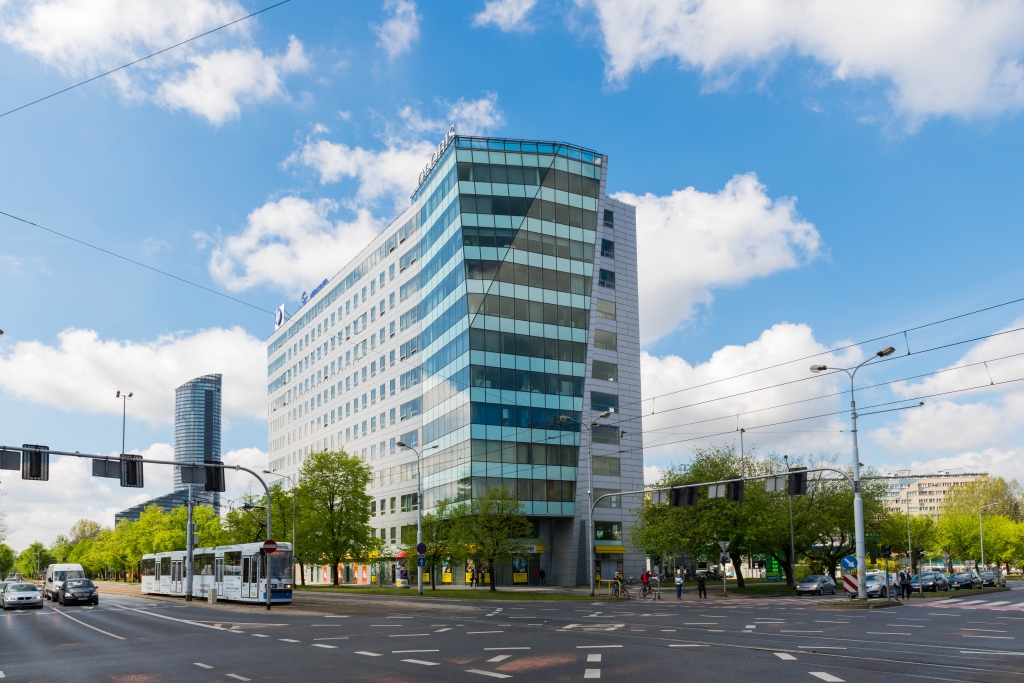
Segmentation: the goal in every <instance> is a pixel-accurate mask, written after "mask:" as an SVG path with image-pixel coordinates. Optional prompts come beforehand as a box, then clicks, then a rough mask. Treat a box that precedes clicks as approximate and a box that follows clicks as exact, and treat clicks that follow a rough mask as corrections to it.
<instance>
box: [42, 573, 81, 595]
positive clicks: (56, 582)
mask: <svg viewBox="0 0 1024 683" xmlns="http://www.w3.org/2000/svg"><path fill="white" fill-rule="evenodd" d="M84 578H85V569H83V568H82V565H80V564H51V565H50V566H49V567H47V568H46V583H45V584H44V586H43V595H45V596H46V597H47V598H49V599H50V600H56V599H57V594H58V593H59V592H60V587H61V586H63V585H64V582H65V581H66V580H67V579H84Z"/></svg>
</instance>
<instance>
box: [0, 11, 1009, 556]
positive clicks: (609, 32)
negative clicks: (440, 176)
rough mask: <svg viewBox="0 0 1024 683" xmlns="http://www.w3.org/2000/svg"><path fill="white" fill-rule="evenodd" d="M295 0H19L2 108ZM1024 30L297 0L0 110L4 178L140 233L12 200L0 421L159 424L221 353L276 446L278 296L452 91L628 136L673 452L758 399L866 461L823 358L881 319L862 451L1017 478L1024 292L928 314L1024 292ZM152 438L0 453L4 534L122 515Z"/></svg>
mask: <svg viewBox="0 0 1024 683" xmlns="http://www.w3.org/2000/svg"><path fill="white" fill-rule="evenodd" d="M272 4H273V2H272V0H271V1H268V2H267V3H265V4H257V3H253V2H250V1H249V0H180V1H179V2H177V3H173V4H168V3H165V2H159V1H158V0H104V1H103V2H100V3H96V2H85V1H83V0H0V82H2V83H3V84H4V87H3V88H2V89H0V114H3V112H7V111H9V110H13V109H15V108H17V107H20V106H22V105H25V104H27V103H29V102H32V101H34V100H37V99H38V98H41V97H44V96H46V95H48V94H50V93H53V92H56V91H59V90H62V89H63V88H67V87H68V86H70V85H73V84H75V83H78V82H80V81H83V80H85V79H87V78H92V77H93V76H96V75H98V74H100V73H103V72H105V71H108V70H111V69H115V68H117V67H119V66H121V65H123V64H126V63H128V62H131V61H133V60H136V59H138V58H140V57H143V56H145V55H148V54H150V53H153V52H155V51H157V50H162V49H164V48H167V47H169V46H171V45H174V44H176V43H179V42H181V41H184V40H187V39H189V38H191V37H193V36H197V35H199V34H201V33H204V32H206V31H209V30H210V29H213V28H216V27H217V26H221V25H223V24H226V23H228V22H231V21H234V20H236V19H239V18H241V17H244V16H246V15H247V14H250V13H252V12H255V11H257V10H260V9H263V8H265V7H268V6H270V5H272ZM1022 57H1024V3H1022V2H1020V1H1019V0H989V1H987V2H983V3H979V2H973V1H967V0H927V1H925V0H916V1H915V0H909V1H908V2H904V3H886V2H875V1H865V2H859V3H835V2H829V1H827V0H810V1H809V2H800V3H795V2H792V1H790V0H757V2H747V1H746V0H739V1H737V0H703V1H697V0H676V1H674V2H670V1H667V0H618V1H612V0H550V1H546V0H466V1H464V2H463V1H455V0H450V1H449V2H444V3H439V2H437V3H428V2H423V1H422V0H421V1H420V2H416V1H414V0H385V1H384V2H383V3H380V2H365V3H323V2H313V1H312V0H290V2H286V3H283V4H281V5H279V6H276V7H273V8H272V9H269V10H268V11H266V12H263V13H261V14H259V15H258V16H255V17H252V18H249V19H246V20H244V21H240V22H238V23H234V24H232V25H230V26H229V27H227V28H224V29H222V30H220V31H217V32H215V33H213V34H210V35H207V36H205V37H203V38H201V39H199V40H196V41H192V42H189V43H186V44H184V45H182V46H179V47H176V48H174V49H172V50H169V51H167V52H163V53H161V54H160V55H158V56H156V57H153V58H151V59H148V60H145V61H143V62H140V63H138V64H135V65H133V66H130V67H128V68H125V69H121V70H119V71H116V72H114V73H113V74H111V75H109V76H105V77H103V78H101V79H98V80H95V81H92V82H90V83H88V84H86V85H82V86H81V87H78V88H75V89H73V90H71V91H68V92H65V93H63V94H60V95H57V96H55V97H52V98H50V99H47V100H45V101H42V102H39V103H36V104H33V105H32V106H29V107H26V108H24V109H20V110H18V111H14V112H12V113H9V114H5V115H0V158H2V159H3V160H4V163H3V164H2V165H0V211H2V212H4V213H5V214H10V215H11V216H15V217H18V218H21V219H24V220H27V221H31V222H33V223H36V224H38V225H39V226H43V227H45V228H49V229H51V230H54V231H57V232H60V233H63V234H64V235H67V236H69V237H72V238H74V239H77V240H81V241H84V242H87V243H89V244H92V245H96V246H98V247H101V248H102V249H106V250H109V251H112V252H115V253H117V254H119V255H121V256H124V257H126V258H127V259H131V260H133V261H136V262H138V264H142V265H136V264H132V263H129V262H126V261H124V260H119V259H117V258H114V257H112V256H110V255H109V254H106V253H102V252H100V251H97V250H94V249H90V248H89V247H86V246H83V245H82V244H79V243H76V242H74V241H71V240H69V239H66V238H64V237H60V236H58V235H55V234H53V233H51V232H47V231H45V230H43V229H41V228H39V227H35V226H32V225H29V224H26V223H23V222H19V221H17V220H15V219H13V218H10V217H8V216H4V215H0V329H3V331H4V336H3V338H2V339H0V444H7V445H20V444H23V443H39V444H45V445H48V446H49V447H51V448H53V449H57V450H66V451H80V452H83V453H111V454H115V453H117V452H119V450H120V438H121V427H122V424H121V421H122V414H121V413H122V404H121V401H120V400H118V399H117V398H116V397H115V392H117V391H118V390H120V391H131V392H133V398H132V400H131V401H129V402H128V404H127V406H126V407H125V411H126V415H127V417H126V420H125V442H126V448H127V450H129V451H132V452H138V453H147V454H150V455H153V456H154V457H155V456H164V457H167V456H169V455H170V453H171V452H172V443H173V433H172V432H173V400H174V398H173V397H174V388H175V387H177V386H179V385H180V384H182V383H184V382H185V381H187V380H189V379H192V378H193V377H196V376H199V375H202V374H206V373H213V372H217V373H221V374H223V376H224V416H223V418H224V432H223V451H224V459H225V461H226V462H231V463H239V464H247V465H249V466H253V467H256V468H262V467H265V466H266V449H267V431H266V430H267V426H266V393H265V392H266V388H265V387H266V374H265V364H266V353H265V346H264V341H265V339H266V338H267V336H268V335H269V334H270V333H271V332H272V331H273V316H272V315H271V314H270V313H269V311H273V310H274V309H275V308H276V307H277V306H279V305H281V304H286V305H287V307H288V309H289V310H292V311H294V310H295V309H296V307H297V302H298V300H299V298H300V296H301V294H302V292H303V291H309V290H311V289H312V288H313V287H315V286H316V285H317V284H318V283H319V282H320V281H322V280H323V279H324V278H330V277H333V276H334V275H335V274H336V273H337V272H338V271H339V270H340V269H341V268H342V267H344V265H345V264H346V263H347V262H348V261H349V260H350V259H351V258H352V257H353V256H354V255H355V254H356V253H357V252H358V251H359V250H360V249H361V248H362V247H363V246H364V245H365V244H366V243H367V242H368V241H369V240H370V239H371V238H372V237H373V236H374V235H375V234H377V233H378V232H379V231H380V230H382V229H384V228H385V227H386V226H387V225H388V224H389V222H390V221H391V220H392V219H393V218H394V217H395V216H396V215H397V214H398V213H399V212H400V211H401V210H402V209H403V208H404V207H405V206H407V204H408V196H409V193H410V191H411V189H412V187H413V186H414V184H415V181H416V178H417V174H418V172H419V170H420V168H422V167H423V165H424V164H425V163H426V162H427V161H428V160H429V156H430V152H431V151H432V149H433V148H434V147H435V145H436V144H437V142H438V141H439V140H440V139H441V138H442V137H443V135H444V132H445V131H446V130H447V129H448V127H449V126H450V125H452V124H455V126H456V130H457V131H458V132H459V133H462V134H475V135H496V136H506V137H511V138H531V139H548V140H558V141H566V142H572V143H575V144H578V145H582V146H585V147H589V148H592V149H594V150H597V151H599V152H601V153H604V154H607V155H608V156H609V166H608V169H607V187H608V191H609V193H611V194H614V195H615V196H617V197H618V198H619V199H621V200H623V201H626V202H629V203H631V204H634V205H636V206H637V220H638V240H639V266H640V306H641V337H642V341H643V346H644V351H643V357H642V369H643V395H644V398H645V401H644V404H643V412H644V415H645V418H644V422H643V426H644V429H645V442H646V445H647V448H646V449H645V453H644V461H645V466H646V471H647V475H648V478H649V479H651V480H653V479H654V478H656V477H657V476H658V473H659V472H660V471H662V470H664V469H665V468H667V467H669V466H671V465H672V464H673V463H680V462H685V461H686V459H687V458H688V457H690V456H691V455H692V449H693V448H694V447H698V446H702V445H709V444H715V445H736V446H738V445H739V443H738V441H739V440H738V436H739V432H738V431H737V430H738V429H739V428H743V429H744V430H746V431H745V432H744V446H745V448H750V449H756V451H757V452H761V453H768V452H772V451H775V452H778V453H788V454H792V455H794V456H798V457H799V456H816V455H818V454H822V453H830V454H835V455H837V456H839V457H841V458H843V459H844V460H846V459H848V458H849V457H850V432H849V415H848V413H846V414H844V413H843V412H842V411H843V410H844V409H845V408H847V407H848V401H849V393H848V391H849V380H848V379H847V378H846V376H845V375H837V374H830V373H820V374H816V375H815V374H812V373H811V372H810V371H809V365H810V364H811V363H821V364H827V365H834V366H836V367H839V366H843V367H845V366H849V365H852V364H856V363H859V362H861V361H863V360H865V359H868V358H870V357H871V356H872V355H873V354H874V352H875V351H877V350H879V349H881V348H883V347H885V346H888V345H892V346H894V347H895V348H896V353H895V354H894V355H893V356H891V357H889V358H887V359H886V360H884V361H880V362H879V361H876V362H873V363H872V364H871V365H868V366H866V367H864V368H863V369H862V370H861V371H860V372H858V373H857V375H856V386H857V399H858V405H859V406H861V408H862V410H861V412H862V413H870V412H874V413H875V414H873V415H865V416H864V417H863V418H862V419H861V420H860V424H859V428H860V431H859V436H860V453H861V460H862V461H863V462H865V464H867V465H870V466H872V467H876V468H887V469H889V470H895V469H901V468H908V469H913V470H914V471H916V472H934V471H936V470H938V469H944V468H962V469H964V470H966V471H988V472H991V473H993V474H998V475H1001V476H1006V477H1024V449H1022V448H1021V446H1020V442H1021V441H1020V437H1021V435H1022V427H1024V382H1017V381H1015V380H1019V379H1022V378H1024V355H1017V354H1024V337H1022V333H1020V332H1015V331H1014V330H1016V329H1017V328H1021V327H1024V302H1020V303H1013V304H1009V305H1004V306H999V307H996V308H991V309H990V310H986V311H983V312H979V313H973V314H972V315H966V316H963V317H958V318H956V319H954V320H949V321H946V322H942V323H939V324H934V325H933V324H931V323H935V322H937V321H942V320H945V319H948V318H951V317H955V316H961V315H962V314H966V313H972V312H974V311H979V310H981V309H987V308H989V307H992V306H995V305H997V304H1004V303H1006V302H1010V301H1013V300H1015V299H1018V298H1020V297H1024V287H1022V286H1021V284H1020V283H1021V281H1022V278H1021V276H1022V274H1024V272H1022V271H1024V267H1022V265H1021V262H1020V256H1019V255H1020V254H1021V252H1022V248H1024V231H1022V230H1020V221H1021V218H1020V217H1021V215H1024V211H1022V209H1024V206H1022V205H1024V193H1021V192H1020V190H1019V188H1020V187H1021V185H1022V183H1024V168H1022V166H1021V164H1020V149H1021V143H1022V137H1024V125H1022V122H1021V115H1020V112H1021V109H1022V108H1024V62H1022ZM142 266H148V267H149V268H153V269H158V270H161V271H165V272H166V273H170V274H172V275H174V276H177V277H179V278H182V279H185V280H188V281H190V282H193V283H195V284H198V285H201V286H202V287H204V288H207V290H213V291H212V292H211V291H207V290H204V289H200V288H198V287H194V286H191V285H189V284H186V283H183V282H181V281H179V280H175V279H172V278H169V277H166V276H164V275H160V274H158V273H155V272H154V271H152V270H148V269H147V268H144V267H142ZM221 295H224V296H221ZM228 297H231V298H228ZM996 333H1001V334H997V336H990V335H993V334H996ZM867 340H871V341H867ZM862 342H863V343H862ZM940 347H941V348H940ZM908 352H909V353H908ZM810 356H813V357H814V358H808V357H810ZM797 359H800V360H797ZM744 373H745V374H744ZM737 375H742V376H739V377H737ZM968 389H970V390H969V391H967V390H968ZM843 391H846V392H847V393H846V394H845V395H843V393H842V392H843ZM919 397H926V398H924V399H919ZM919 400H924V405H923V406H919V407H911V406H918V403H919ZM783 404H785V405H783ZM872 406H875V407H874V408H872ZM903 407H906V408H907V409H905V410H896V411H892V412H884V413H883V412H878V411H882V410H888V409H891V408H903ZM780 423H781V424H780ZM622 426H623V428H624V429H627V430H628V429H633V428H638V427H639V426H638V425H637V426H635V427H634V426H633V425H626V424H623V425H622ZM158 469H159V468H157V467H155V466H154V467H150V468H148V469H147V471H146V482H147V486H146V488H145V489H141V490H138V489H134V490H133V489H120V488H119V487H117V486H116V485H115V486H113V487H111V486H110V485H109V484H116V482H114V481H112V480H98V479H96V480H94V479H92V478H91V477H90V476H89V471H88V470H87V462H85V461H77V460H70V459H59V460H58V459H55V461H54V463H53V465H52V468H51V474H50V480H49V481H48V482H45V483H40V482H25V481H22V480H21V479H19V478H18V475H17V474H16V473H13V472H11V473H7V472H3V473H2V474H3V476H2V477H0V489H2V490H3V491H4V497H3V498H0V510H2V511H3V512H4V514H5V522H6V525H7V527H8V533H7V542H8V543H9V544H11V545H12V546H14V547H15V548H16V549H21V548H23V547H25V546H27V545H28V544H29V543H31V542H32V541H34V540H37V539H38V540H42V541H43V542H46V543H49V542H50V541H52V539H53V537H54V536H55V535H56V534H58V533H62V532H65V531H66V530H67V529H68V528H69V527H70V526H71V524H72V523H73V522H74V521H75V520H77V519H79V518H82V517H87V518H90V519H95V520H97V521H100V522H102V523H104V524H112V522H113V514H114V512H116V511H117V510H119V509H122V508H124V507H127V506H128V505H132V504H135V503H138V502H141V501H143V500H146V499H148V498H149V497H152V496H156V495H159V494H161V493H164V492H166V491H168V490H169V489H170V473H169V468H165V469H168V471H164V472H161V471H158ZM10 475H14V476H10ZM228 485H229V491H228V493H227V494H226V497H227V498H229V499H237V498H238V497H240V496H241V495H242V493H243V492H244V491H245V490H247V489H248V488H249V487H250V486H252V480H251V478H250V479H246V478H245V477H244V476H243V475H241V474H230V475H229V477H228Z"/></svg>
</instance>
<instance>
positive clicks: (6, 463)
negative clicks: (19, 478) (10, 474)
mask: <svg viewBox="0 0 1024 683" xmlns="http://www.w3.org/2000/svg"><path fill="white" fill-rule="evenodd" d="M20 469H21V453H19V452H18V451H9V450H7V449H6V448H0V470H20Z"/></svg>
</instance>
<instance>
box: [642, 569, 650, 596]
mask: <svg viewBox="0 0 1024 683" xmlns="http://www.w3.org/2000/svg"><path fill="white" fill-rule="evenodd" d="M650 592H651V572H650V571H648V570H644V573H643V574H641V575H640V595H641V596H646V595H647V594H648V593H650Z"/></svg>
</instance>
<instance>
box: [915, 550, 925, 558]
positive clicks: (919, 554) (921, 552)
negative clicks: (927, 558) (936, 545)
mask: <svg viewBox="0 0 1024 683" xmlns="http://www.w3.org/2000/svg"><path fill="white" fill-rule="evenodd" d="M922 557H924V548H914V558H915V559H918V560H920V559H921V558H922Z"/></svg>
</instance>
